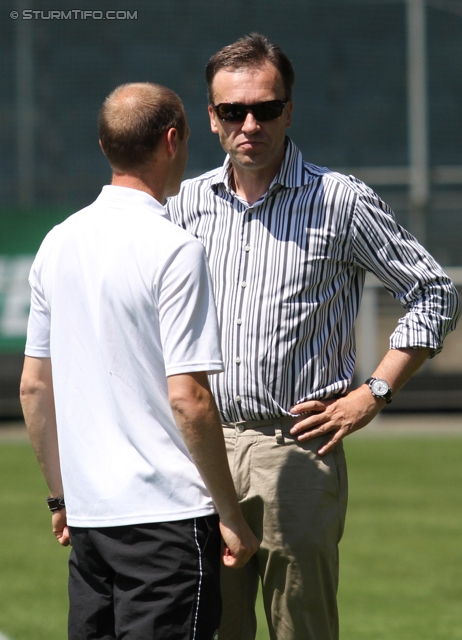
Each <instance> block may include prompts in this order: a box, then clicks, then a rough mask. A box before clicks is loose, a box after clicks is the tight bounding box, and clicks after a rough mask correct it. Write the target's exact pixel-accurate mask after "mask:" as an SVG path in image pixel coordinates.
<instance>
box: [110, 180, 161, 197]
mask: <svg viewBox="0 0 462 640" xmlns="http://www.w3.org/2000/svg"><path fill="white" fill-rule="evenodd" d="M111 184H112V185H113V186H114V187H127V188H128V189H137V190H138V191H144V192H145V193H148V194H149V195H150V196H152V197H153V198H154V199H155V200H157V201H158V202H160V204H164V201H165V197H164V193H163V190H162V189H161V188H160V187H159V185H158V184H155V183H154V182H153V181H152V180H151V181H148V180H146V179H144V178H143V177H140V176H136V175H131V174H127V173H122V174H121V173H114V174H113V175H112V181H111Z"/></svg>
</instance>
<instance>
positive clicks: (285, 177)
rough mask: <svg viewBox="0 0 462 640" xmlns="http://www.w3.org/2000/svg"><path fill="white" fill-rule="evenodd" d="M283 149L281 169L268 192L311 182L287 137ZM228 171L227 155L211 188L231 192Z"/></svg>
mask: <svg viewBox="0 0 462 640" xmlns="http://www.w3.org/2000/svg"><path fill="white" fill-rule="evenodd" d="M285 147H286V149H285V153H284V159H283V161H282V164H281V168H280V169H279V172H278V173H277V174H276V176H275V177H274V179H273V181H272V183H271V185H270V187H269V189H268V191H270V190H271V189H272V188H273V187H274V186H275V185H281V186H282V187H287V188H289V189H290V188H295V187H301V186H303V185H305V184H307V183H308V182H310V181H311V180H312V176H309V175H306V172H305V171H304V167H303V157H302V154H301V152H300V150H299V149H298V147H297V146H296V145H295V144H294V143H293V142H292V140H291V139H290V138H289V137H288V136H286V142H285ZM230 169H231V160H230V157H229V155H227V156H226V158H225V161H224V163H223V166H222V167H221V169H220V170H219V171H218V172H217V174H216V176H215V178H214V179H213V180H212V182H211V187H212V188H214V190H216V187H217V186H218V185H220V184H222V185H223V186H224V187H225V188H226V189H227V190H228V191H231V190H232V189H231V185H230V180H229V175H230Z"/></svg>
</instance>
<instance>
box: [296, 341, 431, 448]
mask: <svg viewBox="0 0 462 640" xmlns="http://www.w3.org/2000/svg"><path fill="white" fill-rule="evenodd" d="M429 355H430V349H427V348H426V347H425V348H419V349H390V350H389V351H388V352H387V354H386V355H385V357H384V358H383V360H382V362H381V363H380V364H379V366H378V367H377V369H376V370H375V371H374V372H373V373H372V376H373V377H375V378H382V379H383V380H386V381H387V382H388V384H389V385H390V387H391V388H392V389H393V392H394V393H396V392H397V391H398V390H399V389H401V387H402V386H403V384H405V383H406V382H407V381H408V380H409V378H410V377H411V376H412V375H413V374H414V373H415V372H416V371H417V370H418V369H419V368H420V367H421V366H422V365H423V363H424V362H425V361H426V360H427V358H428V357H429ZM385 404H386V403H385V400H383V399H380V398H375V397H374V396H373V395H372V393H371V390H370V389H369V387H368V385H366V384H362V385H361V386H360V387H359V388H358V389H355V390H354V391H351V392H350V393H349V394H348V395H346V396H343V397H342V398H337V399H336V400H307V401H306V402H300V403H299V404H296V405H295V406H294V407H292V409H291V410H290V413H291V414H292V415H298V414H302V413H309V414H310V415H309V416H307V417H306V418H305V419H303V420H300V422H297V424H295V425H294V426H293V427H292V429H291V430H290V432H291V434H292V435H295V436H298V439H299V440H300V441H303V440H309V439H311V438H316V437H317V436H322V435H324V434H326V433H329V432H332V438H331V439H330V440H329V441H328V442H327V443H326V444H325V445H324V446H323V447H321V449H319V451H318V453H319V455H321V456H322V455H324V454H326V453H328V451H330V450H331V449H332V448H333V447H335V445H336V444H338V443H339V442H340V440H342V439H343V438H344V437H345V436H348V435H349V434H350V433H353V432H354V431H358V429H362V428H363V427H365V426H366V425H367V424H369V422H370V421H371V420H372V419H373V418H375V416H376V415H377V414H378V413H379V411H380V410H381V409H383V407H384V406H385Z"/></svg>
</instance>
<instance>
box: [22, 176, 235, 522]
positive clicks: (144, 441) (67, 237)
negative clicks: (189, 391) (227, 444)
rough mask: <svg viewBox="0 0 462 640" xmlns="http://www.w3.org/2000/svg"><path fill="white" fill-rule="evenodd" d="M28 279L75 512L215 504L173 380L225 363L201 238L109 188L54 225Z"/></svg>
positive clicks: (207, 509)
mask: <svg viewBox="0 0 462 640" xmlns="http://www.w3.org/2000/svg"><path fill="white" fill-rule="evenodd" d="M30 285H31V288H32V299H31V312H30V318H29V326H28V334H27V344H26V350H25V353H26V355H28V356H33V357H38V358H47V357H51V362H52V369H53V388H54V394H55V403H56V416H57V424H58V439H59V453H60V461H61V468H62V469H61V470H62V476H63V483H64V492H65V499H66V509H67V518H68V523H69V524H70V525H72V526H81V527H104V526H116V525H126V524H137V523H146V522H161V521H171V520H181V519H185V518H190V517H195V516H202V515H207V514H210V513H213V512H214V511H215V508H214V505H213V503H212V501H211V498H210V496H209V494H208V492H207V490H206V488H205V486H204V484H203V482H202V480H201V478H200V476H199V473H198V471H197V469H196V467H195V465H194V464H193V462H192V461H191V459H190V456H189V454H188V451H187V449H186V446H185V445H184V442H183V440H182V438H181V436H180V433H179V431H178V428H177V426H176V424H175V422H174V419H173V416H172V412H171V409H170V404H169V401H168V393H167V380H166V376H170V375H174V374H181V373H189V372H195V371H207V372H209V373H214V372H219V371H222V370H223V363H222V358H221V351H220V341H219V333H218V327H217V320H216V312H215V306H214V301H213V297H212V288H211V284H210V276H209V272H208V267H207V262H206V259H205V254H204V250H203V248H202V245H201V244H200V243H199V242H198V241H197V240H196V239H195V238H193V237H192V236H191V235H189V234H188V233H186V232H185V231H183V230H182V229H180V228H178V227H176V226H174V225H173V224H172V223H171V222H169V220H168V219H167V217H166V214H165V210H164V208H163V207H162V206H161V205H160V204H159V203H158V202H157V201H156V200H155V199H154V198H152V197H151V196H149V195H148V194H147V193H144V192H142V191H137V190H134V189H127V188H124V187H114V186H106V187H104V188H103V191H102V193H101V195H100V196H99V197H98V199H97V200H96V201H95V202H94V203H93V204H92V205H90V206H89V207H87V208H85V209H83V210H82V211H79V212H78V213H76V214H74V215H72V216H71V217H70V218H68V219H67V220H65V221H64V222H63V223H62V224H60V225H58V226H57V227H55V228H54V229H52V231H51V232H50V233H49V234H48V235H47V236H46V238H45V240H44V241H43V243H42V246H41V247H40V250H39V252H38V254H37V256H36V258H35V261H34V264H33V265H32V269H31V273H30Z"/></svg>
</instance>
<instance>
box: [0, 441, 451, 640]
mask: <svg viewBox="0 0 462 640" xmlns="http://www.w3.org/2000/svg"><path fill="white" fill-rule="evenodd" d="M346 448H347V457H348V461H349V470H350V471H349V473H350V505H349V511H348V517H347V528H346V532H345V536H344V539H343V541H342V544H341V580H340V598H339V601H340V613H341V639H342V640H456V639H462V499H461V493H462V492H461V487H462V462H461V461H462V438H458V437H444V438H442V439H437V438H436V437H433V438H428V437H427V438H425V437H413V438H404V437H396V438H381V437H378V436H376V437H369V438H361V437H354V436H353V437H352V438H350V439H349V440H348V441H347V443H346ZM45 495H46V487H45V484H44V482H43V480H42V478H41V475H40V472H39V469H38V466H37V463H36V462H35V459H34V457H33V454H32V452H31V450H30V447H29V446H28V445H25V444H17V445H16V444H3V445H0V513H1V520H0V632H2V633H3V634H5V635H6V636H7V637H8V638H10V640H50V639H51V638H53V640H65V639H66V611H67V593H66V573H67V567H66V562H67V555H68V551H67V550H65V549H62V548H61V547H59V545H58V543H57V542H56V541H55V540H54V539H53V536H52V534H51V532H50V529H49V525H50V522H49V516H48V513H47V511H46V505H45V503H44V497H45ZM259 620H261V621H262V623H261V624H260V626H259V633H258V640H267V638H268V635H267V632H266V630H265V627H264V623H263V615H262V611H261V607H260V609H259Z"/></svg>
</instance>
